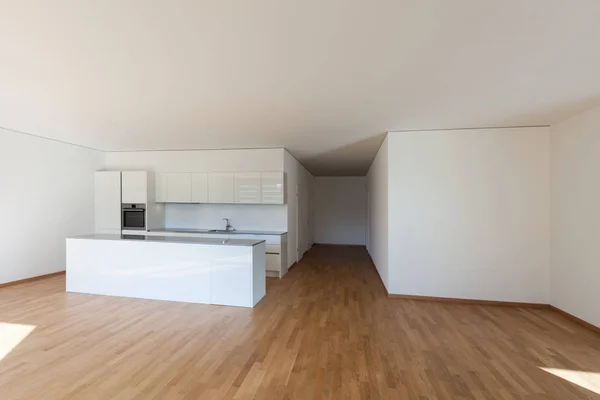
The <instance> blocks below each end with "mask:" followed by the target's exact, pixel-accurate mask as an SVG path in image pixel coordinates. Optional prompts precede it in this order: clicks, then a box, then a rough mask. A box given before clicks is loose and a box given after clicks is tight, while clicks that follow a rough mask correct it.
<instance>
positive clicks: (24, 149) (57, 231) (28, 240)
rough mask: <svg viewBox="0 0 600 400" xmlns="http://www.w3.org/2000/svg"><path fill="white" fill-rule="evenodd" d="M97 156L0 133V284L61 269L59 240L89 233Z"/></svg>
mask: <svg viewBox="0 0 600 400" xmlns="http://www.w3.org/2000/svg"><path fill="white" fill-rule="evenodd" d="M102 166H103V155H102V153H101V152H98V151H94V150H88V149H85V148H81V147H76V146H72V145H68V144H64V143H59V142H55V141H51V140H47V139H42V138H37V137H34V136H29V135H24V134H21V133H16V132H12V131H7V130H3V129H0V170H1V171H2V173H0V187H2V200H0V204H1V205H2V206H1V207H0V221H2V230H0V255H1V260H2V267H0V283H5V282H12V281H16V280H20V279H26V278H31V277H34V276H39V275H45V274H49V273H53V272H57V271H62V270H64V269H65V238H66V237H67V236H73V235H80V234H88V233H92V232H93V231H94V171H96V170H99V169H102Z"/></svg>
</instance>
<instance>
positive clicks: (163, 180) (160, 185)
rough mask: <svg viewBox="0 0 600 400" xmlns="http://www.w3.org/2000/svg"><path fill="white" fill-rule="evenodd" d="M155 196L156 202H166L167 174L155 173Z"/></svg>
mask: <svg viewBox="0 0 600 400" xmlns="http://www.w3.org/2000/svg"><path fill="white" fill-rule="evenodd" d="M155 196H156V198H155V201H156V202H157V203H166V202H167V174H156V194H155Z"/></svg>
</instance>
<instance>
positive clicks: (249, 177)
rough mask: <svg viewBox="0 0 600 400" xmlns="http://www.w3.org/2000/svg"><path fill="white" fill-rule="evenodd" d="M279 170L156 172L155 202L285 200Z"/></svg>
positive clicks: (253, 202) (281, 175)
mask: <svg viewBox="0 0 600 400" xmlns="http://www.w3.org/2000/svg"><path fill="white" fill-rule="evenodd" d="M284 177H285V174H284V173H283V172H209V173H206V172H204V173H203V172H194V173H159V174H156V202H158V203H212V204H234V203H235V204H285V183H284Z"/></svg>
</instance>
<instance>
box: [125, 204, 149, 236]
mask: <svg viewBox="0 0 600 400" xmlns="http://www.w3.org/2000/svg"><path fill="white" fill-rule="evenodd" d="M121 214H122V218H121V221H123V229H127V230H136V231H145V230H146V205H145V204H123V205H122V212H121Z"/></svg>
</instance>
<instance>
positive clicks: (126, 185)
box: [121, 171, 148, 204]
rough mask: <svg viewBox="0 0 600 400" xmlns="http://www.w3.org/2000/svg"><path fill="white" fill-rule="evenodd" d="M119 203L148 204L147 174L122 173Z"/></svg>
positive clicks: (140, 172) (136, 172)
mask: <svg viewBox="0 0 600 400" xmlns="http://www.w3.org/2000/svg"><path fill="white" fill-rule="evenodd" d="M121 177H122V198H121V203H127V204H146V203H148V172H147V171H123V172H121Z"/></svg>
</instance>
